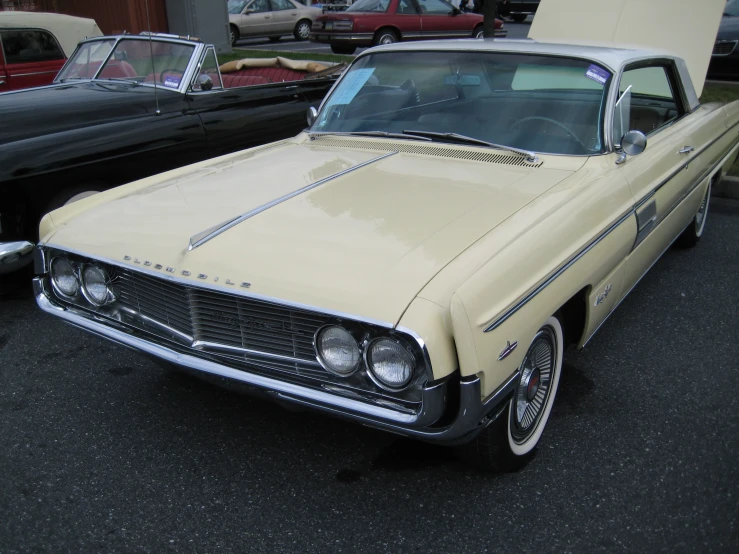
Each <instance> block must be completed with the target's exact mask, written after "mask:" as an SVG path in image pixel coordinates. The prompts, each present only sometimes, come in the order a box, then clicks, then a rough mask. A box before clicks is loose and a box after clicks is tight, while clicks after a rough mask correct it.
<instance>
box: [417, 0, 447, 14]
mask: <svg viewBox="0 0 739 554" xmlns="http://www.w3.org/2000/svg"><path fill="white" fill-rule="evenodd" d="M418 5H419V6H420V7H421V13H422V14H423V15H449V14H450V13H451V12H452V11H454V6H452V5H451V4H447V3H446V2H444V0H418Z"/></svg>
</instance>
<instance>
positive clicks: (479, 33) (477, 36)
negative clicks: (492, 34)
mask: <svg viewBox="0 0 739 554" xmlns="http://www.w3.org/2000/svg"><path fill="white" fill-rule="evenodd" d="M475 38H484V37H483V31H482V30H480V31H478V32H477V33H475Z"/></svg>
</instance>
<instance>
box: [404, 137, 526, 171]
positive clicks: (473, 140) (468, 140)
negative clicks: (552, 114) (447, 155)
mask: <svg viewBox="0 0 739 554" xmlns="http://www.w3.org/2000/svg"><path fill="white" fill-rule="evenodd" d="M403 133H405V134H409V135H418V136H419V137H430V138H443V139H450V140H455V141H457V142H464V143H467V144H479V145H481V146H488V147H490V148H497V149H499V150H508V151H509V152H515V153H516V154H521V155H523V156H526V161H527V162H529V163H536V162H538V161H539V158H538V157H537V156H536V153H535V152H531V151H530V150H523V149H522V148H515V147H513V146H506V145H505V144H495V143H494V142H488V141H486V140H480V139H476V138H474V137H468V136H467V135H460V134H459V133H436V132H434V131H414V130H412V129H403Z"/></svg>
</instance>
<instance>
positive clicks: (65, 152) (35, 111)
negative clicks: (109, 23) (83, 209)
mask: <svg viewBox="0 0 739 554" xmlns="http://www.w3.org/2000/svg"><path fill="white" fill-rule="evenodd" d="M309 76H310V75H309V74H308V73H306V72H302V71H293V70H291V69H284V68H250V69H245V70H242V71H236V72H234V73H229V74H227V75H226V74H223V75H221V72H220V71H219V65H218V60H217V57H216V53H215V49H214V48H213V46H211V45H206V44H203V43H201V42H198V41H196V40H186V39H181V38H177V37H174V36H172V35H151V36H132V35H123V36H115V37H100V38H96V39H91V40H87V41H84V42H82V43H81V44H80V46H79V48H78V49H77V51H76V52H75V54H74V55H73V56H72V57H71V58H70V60H69V61H68V62H67V64H66V65H65V66H64V68H63V69H62V70H61V71H60V72H59V75H58V76H57V78H56V80H55V83H54V84H53V85H51V86H48V87H44V88H38V89H31V90H26V91H17V92H8V93H5V94H2V95H0V258H2V259H0V273H4V272H6V271H10V270H13V269H15V268H16V266H17V265H19V264H20V263H22V262H23V259H22V258H23V256H22V254H23V253H26V252H27V250H28V246H27V244H24V241H30V242H33V241H35V239H36V233H37V229H38V221H39V220H40V218H41V216H42V215H43V214H45V213H46V212H48V211H49V210H50V209H53V208H55V207H58V206H62V205H64V204H66V203H68V202H71V201H74V200H76V199H78V198H82V197H84V196H86V195H89V194H91V193H95V192H99V191H102V190H106V189H109V188H111V187H115V186H118V185H120V184H123V183H128V182H131V181H133V180H136V179H141V178H144V177H148V176H150V175H154V174H156V173H161V172H162V171H167V170H170V169H173V168H176V167H180V166H183V165H186V164H189V163H193V162H197V161H199V160H204V159H207V158H211V157H214V156H221V155H223V154H227V153H229V152H233V151H236V150H242V149H244V148H248V147H251V146H255V145H259V144H262V143H264V142H270V141H274V140H279V139H283V138H287V137H290V136H294V135H295V133H297V132H299V131H300V130H301V129H303V128H304V127H305V111H306V109H307V108H308V106H309V105H311V104H315V105H317V104H318V102H319V101H320V100H321V98H323V96H324V95H325V94H326V92H327V91H328V89H329V88H330V87H331V85H332V84H333V82H334V81H335V78H331V77H322V78H313V79H308V78H307V77H309ZM284 81H289V82H284ZM8 243H12V244H13V247H9V246H8ZM18 253H20V254H18ZM16 254H18V255H16ZM18 257H20V258H21V259H17V258H18ZM28 259H30V258H28Z"/></svg>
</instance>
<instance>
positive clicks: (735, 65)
mask: <svg viewBox="0 0 739 554" xmlns="http://www.w3.org/2000/svg"><path fill="white" fill-rule="evenodd" d="M737 43H739V0H729V1H728V2H727V3H726V7H725V8H724V14H723V17H722V18H721V24H720V25H719V28H718V35H717V36H716V44H715V45H714V47H713V53H712V55H711V63H710V64H709V66H708V78H709V79H737V78H739V48H737V47H736V46H737Z"/></svg>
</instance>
